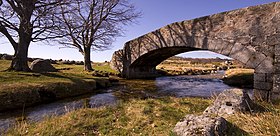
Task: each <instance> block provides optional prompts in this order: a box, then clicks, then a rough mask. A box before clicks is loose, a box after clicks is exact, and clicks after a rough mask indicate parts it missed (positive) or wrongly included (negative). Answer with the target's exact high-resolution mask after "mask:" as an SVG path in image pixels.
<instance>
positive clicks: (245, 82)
mask: <svg viewBox="0 0 280 136" xmlns="http://www.w3.org/2000/svg"><path fill="white" fill-rule="evenodd" d="M223 81H224V82H225V83H226V84H228V85H232V86H237V87H245V88H253V85H254V69H241V68H237V69H229V70H227V71H226V72H225V77H224V78H223Z"/></svg>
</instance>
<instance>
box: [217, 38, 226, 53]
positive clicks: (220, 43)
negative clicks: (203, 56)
mask: <svg viewBox="0 0 280 136" xmlns="http://www.w3.org/2000/svg"><path fill="white" fill-rule="evenodd" d="M223 48H225V45H224V43H223V40H222V39H217V40H216V47H215V52H216V53H221V52H222V51H223Z"/></svg>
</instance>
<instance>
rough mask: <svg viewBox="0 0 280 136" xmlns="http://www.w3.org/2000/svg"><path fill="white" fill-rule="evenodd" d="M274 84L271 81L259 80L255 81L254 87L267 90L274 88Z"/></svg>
mask: <svg viewBox="0 0 280 136" xmlns="http://www.w3.org/2000/svg"><path fill="white" fill-rule="evenodd" d="M272 84H273V83H269V82H258V81H254V88H255V89H259V90H267V91H270V90H271V89H272Z"/></svg>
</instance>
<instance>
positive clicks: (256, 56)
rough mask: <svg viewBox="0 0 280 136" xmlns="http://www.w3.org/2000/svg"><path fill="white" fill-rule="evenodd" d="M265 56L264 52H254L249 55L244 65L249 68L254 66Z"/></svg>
mask: <svg viewBox="0 0 280 136" xmlns="http://www.w3.org/2000/svg"><path fill="white" fill-rule="evenodd" d="M265 58H266V56H265V55H264V54H262V53H256V52H255V53H253V54H252V55H251V56H250V59H249V60H248V61H247V62H246V64H245V65H246V66H248V67H250V68H256V67H257V66H259V65H260V63H261V62H262V61H263V60H264V59H265Z"/></svg>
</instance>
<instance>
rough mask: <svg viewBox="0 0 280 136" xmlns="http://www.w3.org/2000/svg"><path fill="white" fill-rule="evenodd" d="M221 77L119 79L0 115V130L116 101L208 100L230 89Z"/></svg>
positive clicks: (219, 74)
mask: <svg viewBox="0 0 280 136" xmlns="http://www.w3.org/2000/svg"><path fill="white" fill-rule="evenodd" d="M222 75H223V72H220V73H219V72H218V73H217V74H211V75H196V76H168V77H158V78H156V79H154V80H121V81H120V82H119V83H118V84H116V85H114V86H113V87H110V88H107V89H104V90H102V92H104V93H102V94H88V95H84V96H79V97H75V98H71V99H66V100H62V101H57V102H53V103H48V104H42V105H39V106H35V107H30V108H26V109H24V110H19V111H13V112H6V113H0V130H1V131H4V130H6V129H7V128H9V127H11V126H13V125H14V124H16V123H18V122H19V121H20V120H21V119H22V117H24V119H25V120H26V121H31V122H34V121H35V122H36V121H40V120H42V119H44V118H46V117H50V116H57V115H63V114H65V113H67V112H70V111H73V110H76V109H79V108H84V107H89V108H96V107H100V106H108V105H115V104H116V103H117V102H118V101H119V100H129V99H134V98H140V99H146V98H157V97H164V96H174V97H211V96H213V95H217V94H219V93H220V92H222V91H223V90H225V89H231V88H234V87H230V86H228V85H226V84H224V83H223V81H222V80H221V77H222ZM1 131H0V132H1Z"/></svg>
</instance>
